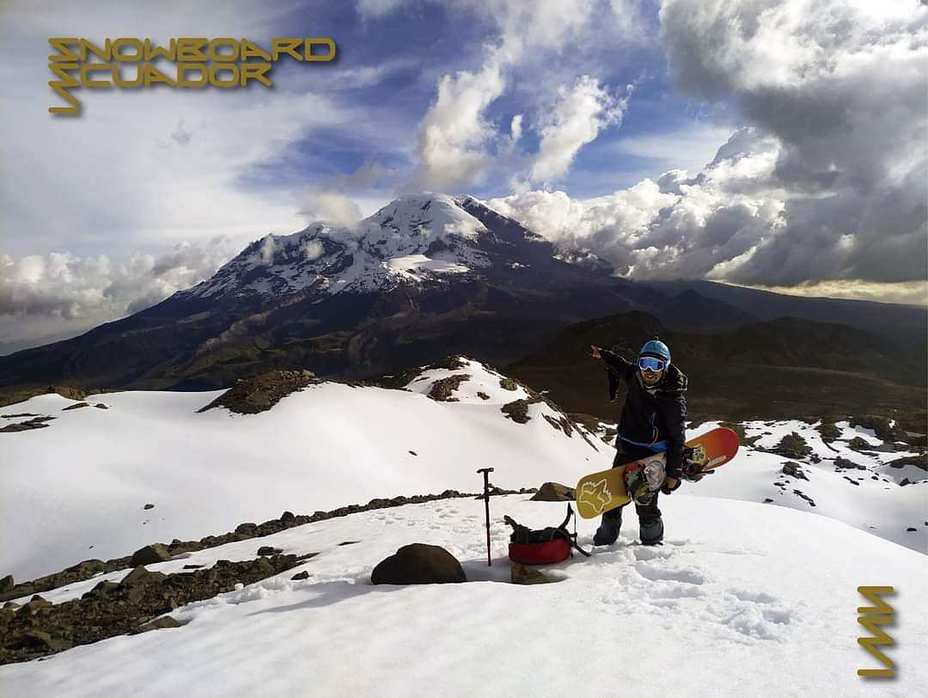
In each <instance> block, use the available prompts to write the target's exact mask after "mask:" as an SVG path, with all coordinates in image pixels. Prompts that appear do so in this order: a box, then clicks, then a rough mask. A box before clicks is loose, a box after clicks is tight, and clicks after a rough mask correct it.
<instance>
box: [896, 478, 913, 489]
mask: <svg viewBox="0 0 928 698" xmlns="http://www.w3.org/2000/svg"><path fill="white" fill-rule="evenodd" d="M911 484H912V483H911V482H909V478H907V477H904V478H902V479H901V480H900V481H899V487H905V486H906V485H911Z"/></svg>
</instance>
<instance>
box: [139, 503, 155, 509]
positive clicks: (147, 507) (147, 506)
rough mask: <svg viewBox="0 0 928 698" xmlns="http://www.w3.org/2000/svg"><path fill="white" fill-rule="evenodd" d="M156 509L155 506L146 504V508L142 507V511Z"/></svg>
mask: <svg viewBox="0 0 928 698" xmlns="http://www.w3.org/2000/svg"><path fill="white" fill-rule="evenodd" d="M154 508H155V505H154V504H146V505H145V506H143V507H142V509H154Z"/></svg>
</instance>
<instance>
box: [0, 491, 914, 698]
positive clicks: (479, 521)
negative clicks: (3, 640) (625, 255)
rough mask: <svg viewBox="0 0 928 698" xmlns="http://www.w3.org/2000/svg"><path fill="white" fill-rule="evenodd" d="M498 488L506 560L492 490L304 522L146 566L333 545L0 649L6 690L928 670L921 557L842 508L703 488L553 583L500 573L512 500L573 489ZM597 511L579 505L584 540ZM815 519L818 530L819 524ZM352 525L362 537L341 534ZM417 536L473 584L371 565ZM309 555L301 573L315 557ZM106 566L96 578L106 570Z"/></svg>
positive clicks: (706, 683)
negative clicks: (519, 491)
mask: <svg viewBox="0 0 928 698" xmlns="http://www.w3.org/2000/svg"><path fill="white" fill-rule="evenodd" d="M527 499H528V497H527V496H525V495H522V496H515V495H513V496H507V497H494V498H493V499H492V500H491V519H492V522H493V525H492V529H491V533H492V553H493V559H494V564H493V567H491V568H488V567H487V566H486V562H485V560H486V551H485V547H484V546H485V539H484V529H483V523H484V521H483V516H484V513H483V502H482V501H479V500H474V499H452V500H441V501H436V502H430V503H427V504H420V505H407V506H403V507H397V508H391V509H384V510H375V511H369V512H363V513H359V514H354V515H351V516H348V517H344V518H339V519H329V520H326V521H321V522H317V523H313V524H307V525H304V526H300V527H297V528H293V529H289V530H287V531H284V532H281V533H279V534H275V535H273V536H267V537H264V538H261V539H254V540H250V541H242V542H239V543H232V544H228V545H226V546H222V547H220V548H214V549H210V550H204V551H200V552H197V553H193V554H191V555H190V556H189V557H188V558H184V559H182V560H175V561H170V562H165V563H161V564H158V565H151V566H150V567H149V569H152V570H158V571H162V572H169V571H177V568H179V567H180V566H182V564H205V565H207V566H208V565H211V564H213V563H214V562H215V561H216V560H218V559H232V560H234V559H240V558H239V556H240V555H242V556H247V554H248V553H250V554H251V556H253V555H254V550H256V549H257V547H258V546H259V545H273V546H275V547H279V548H283V549H284V551H285V552H288V553H290V552H300V553H307V552H318V553H319V555H318V556H317V557H314V558H312V559H311V560H308V561H306V562H305V563H303V564H302V565H301V566H299V567H297V568H295V569H293V570H290V571H288V572H286V573H284V574H282V575H278V576H277V577H274V578H271V579H268V580H265V581H263V582H260V583H258V584H255V585H251V586H250V587H247V588H244V589H241V590H239V591H233V592H230V593H227V594H223V595H221V596H219V597H216V598H214V599H210V600H207V601H203V602H199V603H195V604H191V605H189V606H187V607H184V608H181V609H178V610H177V611H175V612H174V613H173V615H174V616H175V617H176V618H177V619H178V620H180V621H181V622H185V623H186V624H185V625H184V626H183V627H181V628H177V629H170V630H159V631H154V632H150V633H146V634H143V635H137V636H121V637H117V638H112V639H110V640H105V641H103V642H99V643H96V644H94V645H90V646H84V647H78V648H74V649H72V650H69V651H67V652H64V653H61V654H58V655H55V656H53V657H51V658H49V659H47V660H43V661H38V662H36V661H33V662H27V663H23V664H16V665H7V666H4V667H0V686H3V687H4V688H5V690H6V691H9V692H10V695H17V696H31V695H55V696H60V697H61V698H75V697H77V696H100V695H116V694H120V693H121V691H123V690H124V689H125V687H126V686H133V687H134V690H133V692H134V693H135V694H136V695H140V696H146V697H148V696H151V697H158V696H168V695H172V696H173V695H177V694H183V695H186V696H191V697H197V696H215V695H223V696H246V695H258V694H260V695H265V696H283V695H319V696H348V695H351V696H367V695H378V696H383V695H389V696H393V695H397V696H399V695H403V696H467V695H481V696H512V695H533V696H535V695H537V696H562V695H565V694H568V695H578V696H653V695H674V696H677V695H681V696H700V697H701V696H706V697H709V696H745V695H751V696H755V695H757V696H807V695H836V696H837V695H840V696H872V695H876V694H877V693H876V692H875V691H878V692H879V695H881V696H890V697H897V696H898V697H899V698H902V697H903V696H913V695H917V694H918V691H919V690H921V689H918V686H924V685H925V681H926V679H928V670H926V669H925V665H924V662H923V661H921V659H922V654H923V648H924V647H925V642H926V641H928V600H926V599H925V597H924V595H923V594H921V593H920V590H921V589H922V588H923V586H924V582H925V576H926V575H925V562H924V557H923V556H922V555H920V554H918V553H916V552H914V551H911V550H908V549H906V548H903V547H901V546H896V545H892V544H890V543H887V542H886V541H883V540H881V539H879V538H877V537H875V536H871V535H868V534H866V533H863V532H861V531H858V530H855V529H853V528H851V527H849V526H847V525H845V524H843V523H841V522H838V521H834V520H830V519H827V518H824V517H819V516H812V515H809V514H806V513H801V512H797V511H792V510H789V509H786V508H781V507H769V506H763V505H760V504H753V503H746V502H737V501H732V500H724V499H713V498H708V497H701V496H700V497H692V496H678V495H676V494H675V495H674V496H672V497H668V498H665V499H662V504H661V507H662V509H663V512H664V519H665V524H666V527H667V538H666V540H665V544H664V545H663V546H660V547H644V546H641V545H639V544H637V542H636V537H637V528H636V519H635V516H634V513H633V512H631V511H627V512H626V516H625V522H624V525H623V531H622V535H621V537H620V540H619V542H618V543H617V544H616V545H614V546H610V547H608V548H597V549H596V552H595V554H594V557H593V558H590V559H586V558H582V557H580V556H575V557H574V558H573V559H572V560H569V561H566V562H564V563H561V564H559V565H553V566H548V567H545V568H543V569H545V571H546V572H547V573H549V574H551V575H552V576H558V577H560V578H561V579H562V581H559V582H557V583H553V584H549V585H539V586H529V587H519V586H515V585H511V584H507V583H505V581H506V580H508V575H509V565H508V561H507V560H506V559H505V555H506V546H507V541H508V532H509V529H508V527H506V526H505V525H504V524H503V523H502V517H503V515H504V514H509V515H510V516H512V517H513V518H515V519H516V520H517V521H519V522H520V523H523V524H526V525H529V526H532V527H541V526H544V525H553V524H555V523H557V522H558V521H560V519H561V518H562V516H563V512H564V508H565V505H564V504H563V503H541V502H530V501H527ZM595 525H596V522H595V521H583V520H581V521H580V524H579V531H580V542H581V544H584V545H585V546H589V544H590V540H591V537H592V533H593V530H594V529H595ZM810 532H814V535H810ZM346 541H358V542H356V543H353V544H350V545H340V543H344V542H346ZM411 542H425V543H430V544H436V545H442V546H443V547H445V548H446V549H448V550H449V551H450V552H451V553H452V554H454V555H455V556H456V557H457V558H458V559H460V560H461V561H462V563H463V564H464V567H465V570H466V572H467V575H468V578H469V579H470V580H472V581H471V582H469V583H467V584H460V585H426V586H416V587H392V586H383V587H374V586H371V585H370V584H369V575H370V571H371V569H372V568H373V566H374V565H375V564H376V563H377V562H379V561H380V560H381V559H383V558H384V557H386V556H387V555H389V554H392V553H393V552H394V551H395V550H396V549H397V548H398V547H400V546H401V545H405V544H407V543H411ZM304 569H305V570H306V571H308V572H309V573H310V575H311V576H310V578H309V579H307V580H303V581H291V580H290V577H291V576H292V575H293V574H295V573H296V572H298V571H300V570H304ZM95 581H99V580H95ZM862 584H873V585H878V584H889V585H893V586H895V587H896V589H897V590H898V592H899V593H898V595H897V596H896V597H893V598H891V599H889V600H890V602H891V603H893V605H894V606H895V607H896V610H897V613H898V616H899V619H900V622H899V623H898V625H897V626H896V627H895V628H894V629H893V631H892V632H893V634H894V637H895V640H896V643H897V644H896V645H895V646H894V647H892V648H889V650H888V653H889V654H890V656H891V657H892V658H893V659H894V661H896V663H897V666H898V667H899V670H900V676H899V679H898V680H897V681H895V682H888V683H882V684H880V685H879V686H874V685H873V684H869V683H867V682H864V681H862V680H861V679H860V678H858V677H857V675H856V670H857V668H858V667H868V666H870V665H871V664H872V662H873V660H872V659H871V658H870V657H869V655H867V654H866V653H865V652H864V651H863V650H862V649H860V648H859V647H858V645H857V642H856V638H857V637H858V636H859V635H861V634H862V631H861V628H860V626H859V625H858V624H857V619H856V608H857V606H859V605H861V603H862V597H860V595H859V594H858V592H857V587H858V586H859V585H862Z"/></svg>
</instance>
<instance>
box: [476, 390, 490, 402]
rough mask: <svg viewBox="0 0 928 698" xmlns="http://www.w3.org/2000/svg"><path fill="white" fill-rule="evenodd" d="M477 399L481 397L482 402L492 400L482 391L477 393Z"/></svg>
mask: <svg viewBox="0 0 928 698" xmlns="http://www.w3.org/2000/svg"><path fill="white" fill-rule="evenodd" d="M477 397H479V398H480V399H481V400H489V399H490V396H489V395H487V394H486V393H485V392H483V391H482V390H478V391H477Z"/></svg>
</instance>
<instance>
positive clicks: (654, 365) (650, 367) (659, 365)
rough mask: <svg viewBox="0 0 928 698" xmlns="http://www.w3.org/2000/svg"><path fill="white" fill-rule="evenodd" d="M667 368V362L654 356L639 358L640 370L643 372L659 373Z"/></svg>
mask: <svg viewBox="0 0 928 698" xmlns="http://www.w3.org/2000/svg"><path fill="white" fill-rule="evenodd" d="M666 367H667V362H666V361H664V360H663V359H658V358H656V357H654V356H641V357H639V358H638V368H640V369H641V370H642V371H652V372H654V373H657V372H658V371H663V370H664V369H665V368H666Z"/></svg>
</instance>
